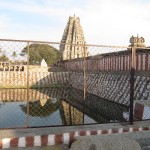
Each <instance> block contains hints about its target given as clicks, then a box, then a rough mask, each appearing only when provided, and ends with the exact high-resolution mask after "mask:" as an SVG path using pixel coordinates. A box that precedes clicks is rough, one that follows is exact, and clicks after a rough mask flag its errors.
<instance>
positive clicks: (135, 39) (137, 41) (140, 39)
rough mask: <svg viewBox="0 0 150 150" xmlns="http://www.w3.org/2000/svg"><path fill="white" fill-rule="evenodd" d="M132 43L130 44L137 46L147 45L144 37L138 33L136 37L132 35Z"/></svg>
mask: <svg viewBox="0 0 150 150" xmlns="http://www.w3.org/2000/svg"><path fill="white" fill-rule="evenodd" d="M130 43H131V44H130V45H129V46H135V47H145V40H144V38H143V37H139V36H138V35H137V37H134V36H133V35H132V37H131V38H130Z"/></svg>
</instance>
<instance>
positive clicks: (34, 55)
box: [21, 44, 60, 66]
mask: <svg viewBox="0 0 150 150" xmlns="http://www.w3.org/2000/svg"><path fill="white" fill-rule="evenodd" d="M26 54H27V47H25V48H24V49H23V50H22V52H21V55H22V56H24V55H26ZM29 56H30V57H29V63H30V64H31V65H35V64H40V63H41V61H42V59H45V61H46V63H47V64H48V66H50V65H51V64H54V63H56V62H57V61H58V60H59V59H60V52H59V50H57V49H56V48H54V47H53V46H50V45H48V44H31V45H29Z"/></svg>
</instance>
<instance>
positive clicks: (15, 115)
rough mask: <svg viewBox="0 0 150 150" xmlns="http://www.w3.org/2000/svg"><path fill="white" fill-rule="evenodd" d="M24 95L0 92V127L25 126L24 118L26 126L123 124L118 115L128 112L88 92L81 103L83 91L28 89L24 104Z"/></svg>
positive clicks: (19, 90)
mask: <svg viewBox="0 0 150 150" xmlns="http://www.w3.org/2000/svg"><path fill="white" fill-rule="evenodd" d="M13 90H14V93H13ZM26 92H27V91H26V89H6V90H4V89H3V90H0V96H1V98H0V120H1V122H0V128H6V127H7V128H11V127H23V126H26V124H27V123H26V120H27V119H26V118H27V117H29V125H30V126H55V125H80V124H90V123H106V122H112V121H113V122H114V121H117V122H118V121H125V120H124V118H123V116H122V114H123V112H124V111H128V108H127V107H125V106H122V105H120V104H117V103H113V102H110V101H107V100H104V99H102V98H99V97H98V96H94V95H92V94H88V93H87V96H86V99H85V100H83V91H81V90H76V89H60V88H59V89H54V88H45V89H31V90H29V96H30V97H29V102H28V103H27V100H26V98H25V97H26ZM9 94H10V95H9ZM13 94H14V96H12V95H13ZM17 95H18V96H17ZM13 97H14V98H17V99H14V100H13V99H12V98H13ZM9 98H10V99H9ZM23 98H25V99H23ZM4 104H5V105H4ZM28 109H29V116H28V113H27V112H28V111H27V110H28Z"/></svg>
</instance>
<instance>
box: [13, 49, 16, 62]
mask: <svg viewBox="0 0 150 150" xmlns="http://www.w3.org/2000/svg"><path fill="white" fill-rule="evenodd" d="M12 56H13V57H14V61H15V59H16V57H17V53H16V52H15V51H13V53H12Z"/></svg>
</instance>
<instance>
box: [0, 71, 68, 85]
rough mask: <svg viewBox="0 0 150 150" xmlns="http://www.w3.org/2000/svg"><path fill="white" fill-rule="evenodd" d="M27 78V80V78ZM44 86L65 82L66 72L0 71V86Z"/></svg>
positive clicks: (66, 78)
mask: <svg viewBox="0 0 150 150" xmlns="http://www.w3.org/2000/svg"><path fill="white" fill-rule="evenodd" d="M28 79H29V80H28ZM27 80H28V81H29V86H30V87H46V86H50V85H53V84H65V83H67V80H68V73H67V72H29V75H28V76H27V73H26V72H4V71H2V72H0V88H26V87H27Z"/></svg>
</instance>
